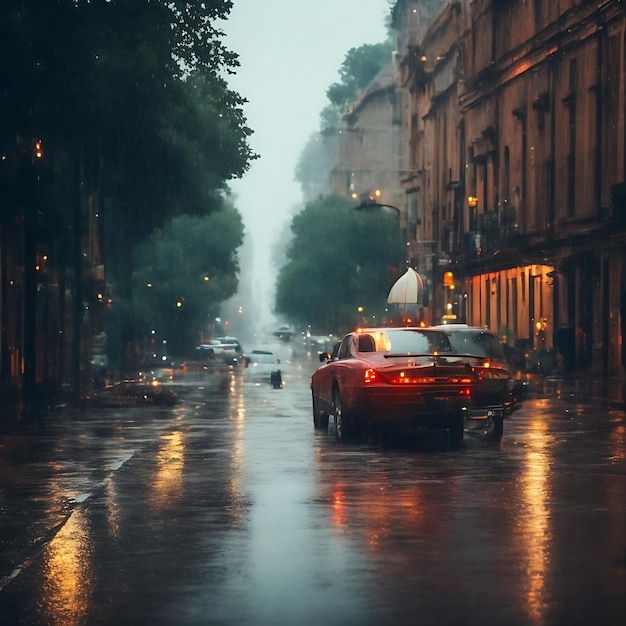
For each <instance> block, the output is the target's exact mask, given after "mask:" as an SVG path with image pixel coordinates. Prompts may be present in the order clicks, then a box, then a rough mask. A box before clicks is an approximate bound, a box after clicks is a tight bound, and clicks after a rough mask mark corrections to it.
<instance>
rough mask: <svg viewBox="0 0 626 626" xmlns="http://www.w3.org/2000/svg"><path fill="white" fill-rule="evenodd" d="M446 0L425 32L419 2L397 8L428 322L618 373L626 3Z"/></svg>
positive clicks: (409, 206)
mask: <svg viewBox="0 0 626 626" xmlns="http://www.w3.org/2000/svg"><path fill="white" fill-rule="evenodd" d="M444 4H445V6H443V8H442V9H441V10H440V11H439V13H438V14H437V16H436V17H435V18H434V20H433V21H431V22H429V23H428V27H427V29H426V31H425V32H424V33H423V34H422V35H421V36H416V35H415V34H414V33H415V30H416V29H415V26H414V24H413V25H412V26H411V24H412V23H411V18H412V16H414V15H419V11H420V9H421V10H423V9H424V7H425V6H426V5H428V6H431V5H430V4H429V3H427V2H420V1H419V0H412V1H411V0H408V1H407V0H404V1H399V2H397V3H396V6H395V7H394V10H393V25H394V28H395V30H396V33H397V41H398V48H397V50H398V60H397V77H398V89H399V92H400V94H399V95H398V98H399V101H400V102H401V103H402V106H401V110H400V117H401V126H402V127H403V128H404V132H405V146H406V157H405V158H406V171H405V172H404V175H403V176H402V179H401V180H402V185H403V188H404V191H405V194H406V199H405V206H406V212H407V216H406V220H407V228H408V233H409V238H411V237H412V233H413V226H414V228H415V230H414V232H415V235H414V238H413V241H412V245H413V247H414V256H415V262H416V264H417V265H418V267H419V269H420V272H421V273H423V274H425V275H426V277H427V279H428V280H429V282H430V283H431V286H432V289H431V294H430V302H429V304H430V315H431V320H430V321H431V322H433V323H436V322H439V321H440V320H441V318H442V317H443V315H451V316H452V317H451V318H450V319H456V320H457V321H466V322H468V323H470V324H474V325H480V326H487V327H489V328H491V329H492V330H494V331H495V332H498V333H500V334H501V336H502V337H503V339H506V340H507V341H509V342H510V343H513V342H514V343H515V344H516V345H517V346H518V347H521V348H524V349H525V350H526V351H527V353H528V354H531V355H533V357H534V358H535V359H543V360H544V363H547V362H548V361H549V360H550V358H552V357H555V360H556V361H558V362H559V363H560V364H561V365H562V366H563V367H564V368H565V369H578V370H588V371H602V372H608V373H615V374H617V373H623V372H624V366H625V365H626V346H624V344H623V342H622V337H623V334H624V329H625V327H626V272H625V267H626V263H625V260H626V247H625V245H624V244H625V242H626V219H625V216H626V207H625V206H624V180H625V169H626V163H625V152H626V142H625V133H626V129H625V124H624V113H625V82H624V73H625V58H626V42H625V19H624V18H625V9H624V5H623V3H622V2H620V1H619V0H593V1H584V0H558V1H555V0H535V1H533V2H530V1H528V0H497V1H496V0H463V1H452V0H451V1H450V2H447V3H444ZM448 272H452V279H451V278H450V274H448ZM444 277H445V282H446V285H444Z"/></svg>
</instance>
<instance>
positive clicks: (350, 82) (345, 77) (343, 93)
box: [320, 41, 392, 134]
mask: <svg viewBox="0 0 626 626" xmlns="http://www.w3.org/2000/svg"><path fill="white" fill-rule="evenodd" d="M391 51H392V45H391V42H390V41H386V42H383V43H376V44H364V45H362V46H359V47H358V48H350V50H348V52H347V54H346V56H345V59H344V61H343V63H342V64H341V67H340V68H339V77H340V79H341V80H340V81H339V82H336V83H333V84H331V85H330V86H329V87H328V89H327V90H326V96H327V97H328V100H329V104H328V105H327V106H326V107H325V108H324V109H323V110H322V112H321V114H320V122H321V130H322V132H323V133H326V134H327V133H328V132H330V131H331V130H332V129H333V128H335V127H336V126H337V123H338V121H339V119H340V118H341V116H342V115H343V114H344V113H345V111H346V109H347V107H348V105H349V104H350V103H351V102H353V101H354V100H355V99H356V97H357V96H358V94H359V92H360V91H361V90H362V89H365V87H367V85H369V83H370V82H371V81H372V79H373V78H374V77H375V76H376V74H378V72H380V70H381V69H382V68H383V67H384V66H385V65H387V64H388V63H389V62H390V60H391Z"/></svg>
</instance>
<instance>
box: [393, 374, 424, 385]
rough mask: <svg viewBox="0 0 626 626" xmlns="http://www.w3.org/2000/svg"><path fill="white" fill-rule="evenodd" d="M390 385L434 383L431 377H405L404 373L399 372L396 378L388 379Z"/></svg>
mask: <svg viewBox="0 0 626 626" xmlns="http://www.w3.org/2000/svg"><path fill="white" fill-rule="evenodd" d="M389 382H390V383H391V384H392V385H420V384H422V385H423V384H426V383H434V382H435V379H434V378H433V377H432V376H419V377H415V376H407V375H406V374H405V373H404V372H400V374H398V376H394V377H393V378H390V379H389Z"/></svg>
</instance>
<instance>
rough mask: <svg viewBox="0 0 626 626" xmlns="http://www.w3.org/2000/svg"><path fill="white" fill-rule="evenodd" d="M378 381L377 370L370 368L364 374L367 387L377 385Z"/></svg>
mask: <svg viewBox="0 0 626 626" xmlns="http://www.w3.org/2000/svg"><path fill="white" fill-rule="evenodd" d="M377 380H378V372H377V371H376V370H375V369H373V368H371V367H370V368H368V369H366V370H365V372H364V374H363V382H364V383H365V384H366V385H371V384H372V383H375V382H376V381H377Z"/></svg>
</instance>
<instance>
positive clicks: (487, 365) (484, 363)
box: [483, 360, 491, 367]
mask: <svg viewBox="0 0 626 626" xmlns="http://www.w3.org/2000/svg"><path fill="white" fill-rule="evenodd" d="M490 364H491V361H488V360H487V361H483V367H489V366H490Z"/></svg>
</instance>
